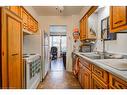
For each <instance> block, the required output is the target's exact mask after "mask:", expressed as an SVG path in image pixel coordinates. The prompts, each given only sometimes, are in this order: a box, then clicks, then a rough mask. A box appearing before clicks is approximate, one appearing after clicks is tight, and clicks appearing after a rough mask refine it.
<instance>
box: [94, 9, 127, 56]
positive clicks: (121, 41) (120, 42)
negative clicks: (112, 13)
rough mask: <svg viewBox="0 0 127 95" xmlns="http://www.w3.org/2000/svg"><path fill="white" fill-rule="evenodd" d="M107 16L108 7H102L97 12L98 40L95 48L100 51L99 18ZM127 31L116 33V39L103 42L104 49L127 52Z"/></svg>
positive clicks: (113, 51)
mask: <svg viewBox="0 0 127 95" xmlns="http://www.w3.org/2000/svg"><path fill="white" fill-rule="evenodd" d="M107 16H109V7H106V8H103V9H101V10H100V11H99V12H98V41H97V44H96V46H97V50H99V51H102V42H101V40H100V37H101V20H102V19H103V18H105V17H107ZM126 42H127V33H124V34H123V33H118V34H117V40H110V41H106V42H105V45H106V46H105V47H106V51H108V52H112V53H122V54H127V44H126Z"/></svg>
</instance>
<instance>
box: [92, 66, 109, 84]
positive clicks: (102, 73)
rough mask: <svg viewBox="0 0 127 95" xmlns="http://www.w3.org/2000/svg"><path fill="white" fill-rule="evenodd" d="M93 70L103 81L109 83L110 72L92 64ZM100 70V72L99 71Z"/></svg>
mask: <svg viewBox="0 0 127 95" xmlns="http://www.w3.org/2000/svg"><path fill="white" fill-rule="evenodd" d="M92 72H93V73H94V74H95V75H96V76H98V77H99V78H100V79H101V80H102V81H104V82H105V83H108V72H107V71H105V70H103V69H102V68H100V67H98V66H95V65H92ZM98 72H99V73H98Z"/></svg>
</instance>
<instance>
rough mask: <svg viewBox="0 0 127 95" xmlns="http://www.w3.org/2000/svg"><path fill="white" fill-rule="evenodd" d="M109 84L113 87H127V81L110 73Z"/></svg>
mask: <svg viewBox="0 0 127 95" xmlns="http://www.w3.org/2000/svg"><path fill="white" fill-rule="evenodd" d="M109 86H110V88H112V89H127V82H125V81H123V80H121V79H119V78H117V77H116V76H114V75H111V74H109Z"/></svg>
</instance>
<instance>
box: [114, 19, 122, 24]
mask: <svg viewBox="0 0 127 95" xmlns="http://www.w3.org/2000/svg"><path fill="white" fill-rule="evenodd" d="M122 21H123V20H119V21H117V22H115V24H119V23H121V22H122Z"/></svg>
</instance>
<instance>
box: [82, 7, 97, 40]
mask: <svg viewBox="0 0 127 95" xmlns="http://www.w3.org/2000/svg"><path fill="white" fill-rule="evenodd" d="M96 9H97V6H92V7H91V8H90V9H89V10H88V11H87V12H86V14H85V15H84V16H83V17H82V19H81V20H80V40H87V39H95V37H94V36H93V34H91V33H90V32H89V27H88V18H89V16H90V15H91V14H92V13H93V12H94V11H95V10H96Z"/></svg>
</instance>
